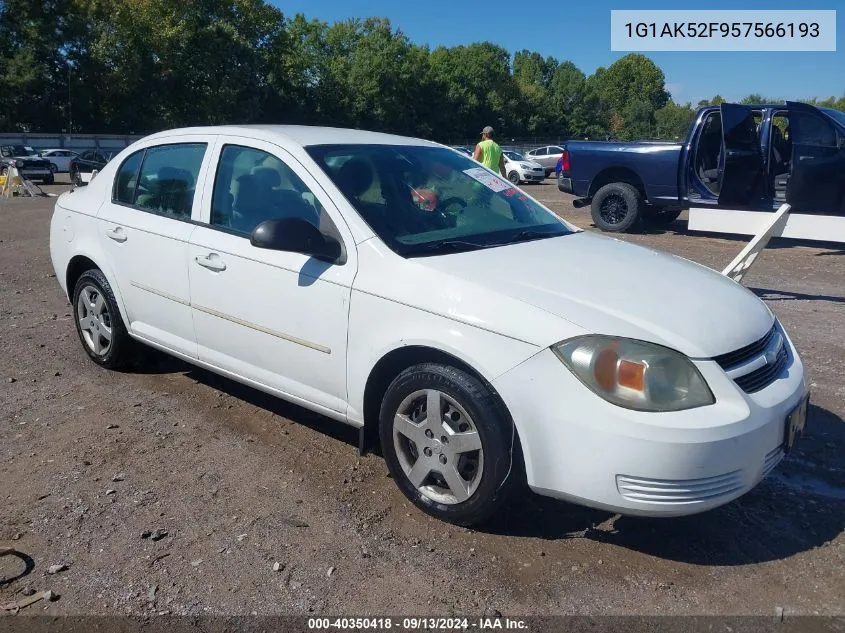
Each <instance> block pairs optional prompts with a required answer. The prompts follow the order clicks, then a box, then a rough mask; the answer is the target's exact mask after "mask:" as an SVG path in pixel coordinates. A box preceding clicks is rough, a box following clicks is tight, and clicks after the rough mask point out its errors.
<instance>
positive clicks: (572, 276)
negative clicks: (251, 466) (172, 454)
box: [50, 125, 808, 525]
mask: <svg viewBox="0 0 845 633" xmlns="http://www.w3.org/2000/svg"><path fill="white" fill-rule="evenodd" d="M50 254H51V258H52V262H53V267H54V269H55V271H56V276H57V280H58V282H59V284H60V285H61V287H62V289H63V290H64V292H65V293H66V296H67V298H68V299H69V301H70V302H71V304H72V306H73V308H72V311H73V315H74V319H73V321H74V323H75V327H76V330H77V334H78V336H79V340H80V343H81V345H82V347H83V349H84V350H85V352H86V353H87V355H88V356H89V357H90V359H91V360H92V361H93V362H94V363H96V364H98V365H100V366H101V367H107V368H114V367H118V366H120V365H123V364H125V363H127V362H128V361H130V360H131V359H133V358H134V357H135V353H134V352H133V349H132V347H133V345H134V344H135V343H136V342H142V343H145V344H147V345H151V346H153V347H156V348H158V349H161V350H164V351H165V352H167V353H170V354H172V355H174V356H177V357H179V358H182V359H184V360H186V361H188V362H190V363H193V364H196V365H198V366H200V367H204V368H206V369H208V370H210V371H213V372H216V373H218V374H221V375H223V376H227V377H229V378H231V379H233V380H236V381H239V382H242V383H245V384H247V385H251V386H252V387H255V388H257V389H260V390H263V391H266V392H268V393H270V394H273V395H276V396H278V397H281V398H284V399H287V400H289V401H292V402H295V403H298V404H300V405H302V406H304V407H306V408H308V409H311V410H314V411H317V412H319V413H322V414H323V415H326V416H328V417H330V418H333V419H335V420H338V421H340V422H342V423H345V424H349V425H351V426H353V427H355V428H357V429H358V432H359V441H360V447H361V449H362V452H363V451H365V450H366V448H367V447H368V446H369V445H371V443H372V442H376V441H380V443H381V449H382V453H383V455H384V458H385V461H386V462H387V467H388V468H389V470H390V472H391V473H392V475H393V479H394V481H395V482H396V484H397V485H398V487H399V488H400V489H401V491H402V492H403V493H404V494H405V495H406V496H407V497H408V498H409V499H410V500H411V501H412V502H413V503H414V504H416V505H417V506H418V507H419V508H421V509H422V510H423V511H425V512H427V513H429V514H431V515H433V516H436V517H438V518H440V519H443V520H447V521H452V522H455V523H458V524H463V525H470V524H476V523H479V522H482V521H484V520H485V519H487V518H489V517H491V516H492V515H494V514H496V513H498V512H500V511H501V510H502V508H503V507H504V504H505V503H506V502H507V501H508V499H510V498H512V496H513V494H514V493H515V492H518V491H519V490H520V488H521V487H522V486H523V485H524V484H526V483H527V485H528V486H529V487H530V488H531V489H532V490H534V491H535V492H537V493H539V494H543V495H549V496H552V497H557V498H561V499H567V500H569V501H574V502H577V503H581V504H585V505H589V506H594V507H597V508H603V509H606V510H610V511H612V512H619V513H622V514H635V515H646V516H676V515H685V514H694V513H696V512H702V511H704V510H708V509H711V508H715V507H717V506H720V505H722V504H725V503H727V502H729V501H731V500H732V499H736V498H737V497H739V496H740V495H742V494H744V493H746V492H748V491H749V490H751V489H752V488H753V487H754V486H756V485H757V483H758V482H760V481H761V480H762V479H763V477H765V476H766V475H767V474H768V473H769V472H771V470H772V469H773V468H774V467H775V466H776V465H777V464H778V462H779V461H780V460H781V459H782V458H783V456H784V455H785V454H786V453H787V452H788V451H789V450H790V448H791V447H792V446H793V443H794V441H795V438H796V436H797V435H798V434H799V433H800V432H801V431H802V429H803V428H804V423H805V420H806V412H807V403H808V387H807V379H806V376H805V373H804V367H803V365H802V363H801V359H800V358H799V356H798V352H797V351H796V350H795V347H794V346H793V344H792V342H791V341H790V339H789V337H788V335H787V334H786V332H785V330H784V328H783V326H782V325H781V324H780V323H779V322H778V320H777V319H776V318H775V316H774V314H773V313H772V312H771V310H770V309H769V308H768V307H767V306H766V304H765V303H763V302H762V301H761V300H760V299H759V298H757V297H756V296H755V295H754V294H753V293H752V292H750V291H749V290H748V289H746V288H744V287H743V286H741V285H739V284H737V283H735V282H734V281H732V280H730V279H728V278H727V277H724V276H722V275H720V274H719V273H717V272H715V271H713V270H711V269H709V268H706V267H704V266H701V265H698V264H695V263H693V262H690V261H687V260H684V259H681V258H678V257H675V256H672V255H668V254H664V253H659V252H656V251H652V250H649V249H646V248H643V247H640V246H637V245H634V244H630V243H627V242H622V241H619V240H615V239H610V238H607V237H603V236H601V235H597V234H595V233H592V232H588V231H582V230H579V229H578V228H577V227H575V226H573V225H570V224H568V223H567V222H565V221H564V220H562V219H560V218H559V217H557V216H556V215H555V214H554V213H552V212H551V211H549V210H548V209H546V208H545V207H543V206H542V205H541V204H540V203H539V202H537V201H536V200H534V199H533V198H531V197H530V196H528V195H527V194H526V193H525V192H523V191H522V190H520V189H518V188H517V187H515V186H513V185H512V184H511V183H509V182H507V181H506V180H504V179H502V178H501V177H500V176H497V175H496V174H493V173H491V172H490V171H489V170H487V169H485V168H484V167H481V166H480V165H479V164H478V163H476V162H475V161H473V160H472V159H470V158H469V157H467V156H462V155H460V154H459V153H458V152H455V151H453V150H451V149H449V148H447V147H443V146H442V145H438V144H435V143H431V142H428V141H423V140H419V139H413V138H405V137H399V136H393V135H388V134H377V133H373V132H365V131H362V130H341V129H334V128H318V127H305V126H267V125H256V126H228V127H207V128H190V129H181V130H173V131H169V132H162V133H159V134H155V135H152V136H148V137H146V138H144V139H142V140H140V141H138V142H136V143H134V144H133V145H131V146H129V147H128V148H126V149H125V150H123V151H122V152H120V153H119V154H118V155H117V156H116V157H115V158H114V159H113V160H111V161H109V162H108V163H107V164H106V165H104V166H103V167H102V170H101V171H100V172H99V175H98V176H97V177H96V178H94V179H93V180H91V183H90V184H89V185H88V186H87V187H82V188H79V189H75V190H73V191H71V192H68V193H64V194H62V195H61V196H60V197H59V198H58V199H57V202H56V207H55V211H54V213H53V217H52V222H51V228H50ZM657 278H659V279H660V280H661V283H659V284H654V283H649V282H648V280H652V279H657ZM103 380H106V379H105V378H104V379H103ZM103 384H106V383H105V382H104V383H103ZM342 467H343V466H342V464H339V465H338V471H337V474H338V475H339V473H340V470H341V469H342ZM279 478H280V480H281V479H283V478H284V474H283V473H279Z"/></svg>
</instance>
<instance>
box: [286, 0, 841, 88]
mask: <svg viewBox="0 0 845 633" xmlns="http://www.w3.org/2000/svg"><path fill="white" fill-rule="evenodd" d="M270 2H271V3H272V4H275V5H276V6H277V7H279V9H281V10H282V12H283V13H284V14H285V15H286V16H288V17H290V16H293V15H294V14H296V13H303V14H304V15H305V16H306V17H308V18H316V19H319V20H322V21H325V22H329V23H331V22H335V21H338V20H344V19H347V18H354V17H359V18H363V17H386V18H389V19H390V21H391V23H392V24H393V27H394V28H399V29H400V30H401V31H403V32H404V33H405V34H406V35H407V36H408V37H409V38H410V39H411V40H412V41H414V42H415V43H417V44H428V45H429V46H430V47H432V48H434V47H436V46H440V45H444V46H455V45H459V44H471V43H472V42H478V41H485V40H486V41H490V42H493V43H495V44H498V45H500V46H502V47H504V48H506V49H507V50H509V51H510V52H511V53H513V52H515V51H518V50H521V49H523V48H526V49H529V50H532V51H536V52H538V53H540V54H541V55H543V56H544V57H546V56H550V55H551V56H553V57H556V58H557V59H559V60H561V61H562V60H570V61H572V62H574V63H575V65H576V66H578V67H579V68H580V69H581V70H582V71H584V72H585V73H587V74H591V73H592V72H593V71H594V70H595V69H596V68H598V67H600V66H605V67H606V66H608V65H610V64H612V63H613V62H614V61H615V60H616V59H618V58H619V57H621V56H622V55H625V54H626V53H624V52H613V51H611V50H610V49H611V47H610V11H611V9H617V10H618V9H650V10H660V9H676V10H677V9H708V10H713V9H750V10H751V9H757V8H759V5H760V3H758V2H753V3H752V2H746V3H744V4H741V3H740V2H738V1H737V0H708V2H706V3H703V2H693V1H692V0H651V1H650V2H647V3H644V2H635V1H632V0H557V1H556V2H555V1H552V2H519V1H515V0H485V1H478V0H448V1H447V0H425V1H420V0H417V1H413V0H366V1H360V0H359V1H355V0H270ZM755 5H758V6H755ZM763 6H764V7H765V8H766V9H769V10H776V9H841V10H840V11H839V12H838V14H837V16H836V17H837V18H838V19H837V20H836V22H837V24H836V31H837V34H836V35H837V37H836V39H837V47H836V48H837V50H836V51H835V52H672V53H668V52H646V53H644V54H645V55H648V56H649V57H651V59H653V60H654V61H655V63H657V64H658V65H659V66H660V67H661V68H662V69H663V72H664V74H665V76H666V87H667V89H668V90H669V91H670V92H671V94H672V97H673V98H674V99H675V101H678V102H680V103H685V102H692V103H693V104H696V103H697V102H698V101H699V100H700V99H707V98H710V97H712V96H714V95H716V94H720V95H722V96H723V97H724V98H725V99H727V100H729V101H732V100H734V101H735V100H739V99H741V98H742V97H744V96H746V95H748V94H751V93H759V94H762V95H763V96H766V97H772V98H783V99H787V98H788V99H793V98H794V99H805V98H810V97H820V98H825V97H829V96H836V97H840V96H842V95H843V94H845V2H843V0H809V1H808V2H806V3H804V2H801V3H798V2H796V1H795V0H768V1H767V2H765V3H763Z"/></svg>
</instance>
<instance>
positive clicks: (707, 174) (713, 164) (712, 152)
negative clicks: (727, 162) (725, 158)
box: [693, 112, 722, 195]
mask: <svg viewBox="0 0 845 633" xmlns="http://www.w3.org/2000/svg"><path fill="white" fill-rule="evenodd" d="M721 160H722V116H721V114H720V113H719V112H713V113H711V114H710V115H709V116H708V117H707V120H706V121H705V123H704V127H703V128H702V130H701V136H700V137H699V139H698V147H697V148H696V151H695V158H694V162H693V166H694V167H693V170H694V172H695V174H696V175H697V176H698V179H699V180H700V181H701V182H702V183H703V184H704V186H705V187H707V188H708V189H709V190H710V191H711V192H713V193H714V194H716V195H718V194H719V165H720V162H721Z"/></svg>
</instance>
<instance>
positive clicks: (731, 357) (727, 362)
mask: <svg viewBox="0 0 845 633" xmlns="http://www.w3.org/2000/svg"><path fill="white" fill-rule="evenodd" d="M776 333H777V328H776V326H774V325H773V326H772V329H771V330H769V332H768V334H766V336H764V337H763V338H761V339H760V340H758V341H754V342H753V343H751V344H750V345H746V346H745V347H740V348H739V349H738V350H736V351H733V352H728V353H727V354H721V355H719V356H716V357H715V358H714V359H713V360H715V361H716V362H717V363H719V365H720V366H721V368H722V369H725V370H728V369H730V368H732V367H736V366H737V365H742V363H744V362H746V361H749V360H751V359H752V358H754V357H755V356H759V355H760V354H762V353H763V350H765V349H766V347H768V345H769V343H771V342H772V339H773V338H774V337H775V334H776Z"/></svg>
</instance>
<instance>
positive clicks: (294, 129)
mask: <svg viewBox="0 0 845 633" xmlns="http://www.w3.org/2000/svg"><path fill="white" fill-rule="evenodd" d="M196 134H228V135H232V136H243V137H247V138H253V139H256V140H272V139H273V138H276V139H278V140H283V141H287V142H292V143H294V144H296V145H300V146H302V147H308V146H311V145H420V146H428V147H441V145H440V144H438V143H434V142H432V141H426V140H423V139H419V138H412V137H410V136H398V135H395V134H384V133H382V132H369V131H367V130H352V129H348V128H336V127H317V126H311V125H221V126H208V127H190V128H177V129H174V130H167V131H165V132H158V133H157V134H153V135H151V136H149V137H147V138H148V139H166V138H168V137H171V136H184V135H196Z"/></svg>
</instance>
